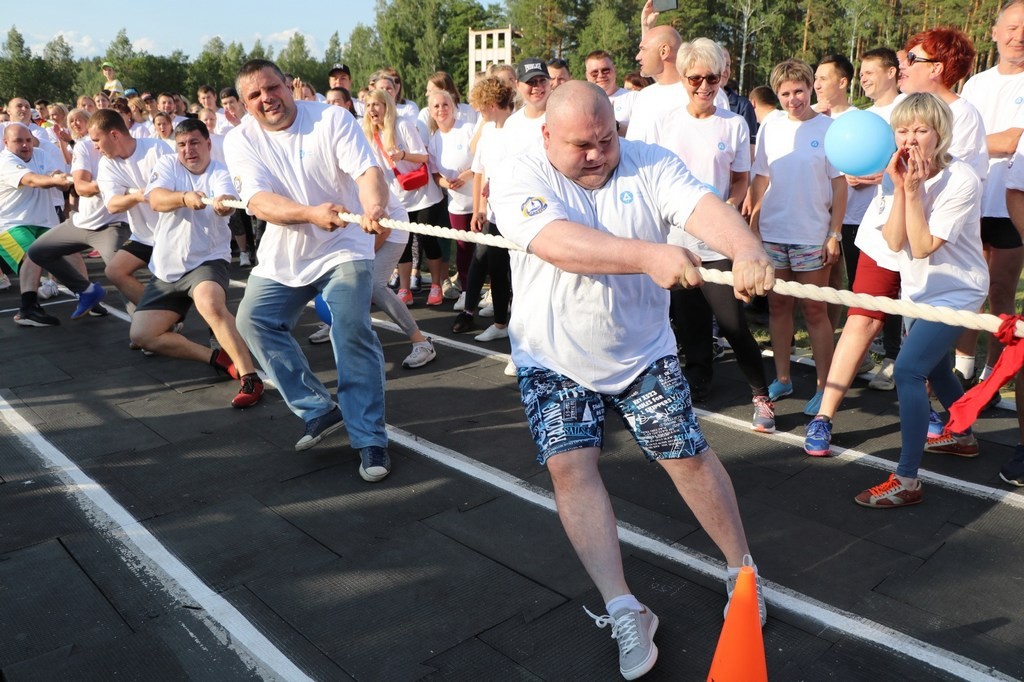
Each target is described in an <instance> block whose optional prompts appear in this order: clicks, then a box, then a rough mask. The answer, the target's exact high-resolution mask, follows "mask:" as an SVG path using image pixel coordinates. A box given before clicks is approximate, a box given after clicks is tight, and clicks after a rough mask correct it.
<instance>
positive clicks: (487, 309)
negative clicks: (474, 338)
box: [476, 303, 494, 317]
mask: <svg viewBox="0 0 1024 682" xmlns="http://www.w3.org/2000/svg"><path fill="white" fill-rule="evenodd" d="M476 314H477V315H479V316H480V317H494V304H493V303H488V304H487V305H485V306H484V307H483V308H481V309H480V310H478V311H476Z"/></svg>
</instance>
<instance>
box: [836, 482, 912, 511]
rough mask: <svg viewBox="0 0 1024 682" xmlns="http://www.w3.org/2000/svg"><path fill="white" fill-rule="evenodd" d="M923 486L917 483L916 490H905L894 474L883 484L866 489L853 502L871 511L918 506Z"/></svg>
mask: <svg viewBox="0 0 1024 682" xmlns="http://www.w3.org/2000/svg"><path fill="white" fill-rule="evenodd" d="M922 488H923V486H922V485H921V482H920V481H918V482H917V488H915V489H914V490H907V488H906V486H904V485H903V483H902V482H901V481H900V479H898V478H896V474H889V479H888V480H887V481H886V482H885V483H881V484H879V485H876V486H875V487H874V488H868V489H867V490H865V491H864V492H862V493H861V494H860V495H857V497H855V498H853V501H854V502H856V503H857V504H859V505H860V506H862V507H871V508H873V509H893V508H895V507H906V506H908V505H911V504H920V503H921V501H922V500H923V499H924V492H923V490H922Z"/></svg>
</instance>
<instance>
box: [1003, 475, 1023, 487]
mask: <svg viewBox="0 0 1024 682" xmlns="http://www.w3.org/2000/svg"><path fill="white" fill-rule="evenodd" d="M999 478H1001V479H1002V480H1003V483H1008V484H1010V485H1015V486H1017V487H1018V488H1024V476H1021V477H1019V478H1007V477H1006V476H1003V472H999Z"/></svg>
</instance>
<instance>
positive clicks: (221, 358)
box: [210, 348, 242, 379]
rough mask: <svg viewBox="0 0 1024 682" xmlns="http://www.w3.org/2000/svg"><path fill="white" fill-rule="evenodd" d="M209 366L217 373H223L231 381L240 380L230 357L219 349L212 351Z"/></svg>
mask: <svg viewBox="0 0 1024 682" xmlns="http://www.w3.org/2000/svg"><path fill="white" fill-rule="evenodd" d="M210 365H211V366H213V368H214V369H215V370H217V371H218V372H224V374H227V375H228V376H229V377H231V378H232V379H241V378H242V377H241V376H240V375H239V374H238V370H237V369H235V363H234V361H233V360H232V359H231V356H230V355H228V354H227V353H225V352H224V351H223V350H221V349H219V348H218V349H217V350H215V351H213V355H211V356H210Z"/></svg>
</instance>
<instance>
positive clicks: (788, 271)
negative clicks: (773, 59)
mask: <svg viewBox="0 0 1024 682" xmlns="http://www.w3.org/2000/svg"><path fill="white" fill-rule="evenodd" d="M770 80H771V86H772V90H774V91H775V93H776V94H777V95H778V97H779V102H780V103H781V104H782V108H783V110H784V111H785V112H786V116H785V117H782V116H778V117H773V118H769V119H766V120H765V122H764V123H763V124H762V127H761V131H760V133H759V134H758V139H757V147H756V150H755V152H754V163H753V174H754V175H753V183H752V186H751V203H752V205H753V211H752V212H751V216H750V227H751V229H752V230H754V232H755V233H759V234H760V236H761V240H762V242H764V247H765V251H767V252H768V255H769V256H770V257H771V259H772V265H774V266H775V276H776V277H777V278H779V279H783V280H791V281H795V282H800V283H802V284H813V285H816V286H826V285H827V284H828V277H829V268H830V267H831V265H832V264H833V263H835V262H836V261H837V260H838V259H839V257H840V245H841V243H842V242H841V240H842V233H841V232H840V230H841V227H842V220H843V214H844V213H845V211H846V194H847V190H846V179H845V178H844V177H843V175H842V173H840V172H839V171H838V170H837V169H836V168H835V167H834V166H833V165H832V164H831V163H829V161H828V159H827V158H826V156H825V147H824V144H823V140H824V137H825V132H826V131H827V130H828V127H829V125H831V124H832V119H830V118H829V117H827V116H822V115H820V114H818V113H816V112H815V111H814V110H813V109H811V106H810V105H811V102H810V99H811V91H812V89H813V83H814V72H813V71H811V67H810V66H808V65H807V64H806V63H804V62H802V61H799V60H796V59H791V60H788V61H785V62H782V63H781V64H779V65H777V66H776V67H775V68H774V69H772V73H771V79H770ZM801 309H802V311H803V315H804V321H805V322H806V324H807V331H808V333H809V335H810V338H811V352H812V354H813V356H814V364H815V369H816V371H817V387H816V390H815V393H814V396H813V397H812V398H811V400H810V401H809V402H808V403H807V405H806V407H805V408H804V413H805V414H808V415H812V416H813V415H816V414H817V413H818V409H819V408H820V406H821V397H822V392H823V390H824V388H825V381H826V378H827V377H828V369H829V365H830V364H831V362H832V352H833V350H834V345H835V342H834V340H833V337H832V334H833V329H832V323H831V322H830V321H829V317H828V309H827V307H826V304H825V303H823V302H821V301H811V300H807V299H805V300H802V301H801ZM768 311H769V328H770V331H771V337H772V351H773V353H774V356H775V376H776V379H775V381H773V382H772V383H771V385H770V386H769V387H768V397H769V399H770V400H771V401H772V402H775V401H776V400H778V399H780V398H783V397H785V396H788V395H792V393H793V382H792V380H791V378H790V366H789V348H790V340H791V339H792V337H793V312H794V299H792V298H790V297H788V296H780V295H779V294H776V293H775V292H770V293H769V294H768Z"/></svg>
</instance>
